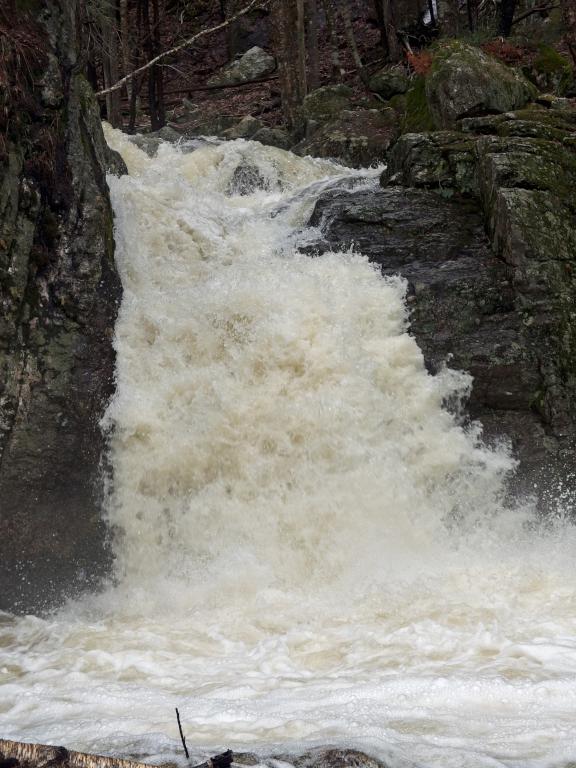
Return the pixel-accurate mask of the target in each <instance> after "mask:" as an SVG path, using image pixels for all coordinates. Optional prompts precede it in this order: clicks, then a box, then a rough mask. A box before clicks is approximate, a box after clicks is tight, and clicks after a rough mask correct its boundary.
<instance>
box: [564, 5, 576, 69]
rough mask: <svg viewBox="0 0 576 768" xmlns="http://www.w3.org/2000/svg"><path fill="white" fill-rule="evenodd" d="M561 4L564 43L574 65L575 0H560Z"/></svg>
mask: <svg viewBox="0 0 576 768" xmlns="http://www.w3.org/2000/svg"><path fill="white" fill-rule="evenodd" d="M561 6H562V19H563V21H564V27H565V39H566V45H567V46H568V50H569V51H570V55H571V56H572V61H573V63H574V66H576V0H562V2H561Z"/></svg>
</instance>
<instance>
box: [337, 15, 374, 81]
mask: <svg viewBox="0 0 576 768" xmlns="http://www.w3.org/2000/svg"><path fill="white" fill-rule="evenodd" d="M339 9H340V15H341V16H342V21H343V22H344V31H345V32H346V39H347V40H348V45H349V46H350V51H351V53H352V59H353V60H354V66H355V67H356V69H357V70H358V74H359V75H360V77H361V78H362V82H364V83H366V84H367V83H368V75H367V74H366V71H365V69H364V64H363V63H362V59H361V58H360V53H359V51H358V46H357V45H356V37H355V35H354V27H353V25H352V17H351V15H350V8H349V7H348V0H340V5H339Z"/></svg>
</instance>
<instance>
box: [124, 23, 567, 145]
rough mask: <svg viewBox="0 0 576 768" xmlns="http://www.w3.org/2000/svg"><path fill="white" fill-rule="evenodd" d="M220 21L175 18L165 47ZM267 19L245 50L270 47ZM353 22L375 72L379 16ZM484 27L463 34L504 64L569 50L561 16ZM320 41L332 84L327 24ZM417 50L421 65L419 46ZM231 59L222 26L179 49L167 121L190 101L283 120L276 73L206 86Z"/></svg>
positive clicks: (359, 90)
mask: <svg viewBox="0 0 576 768" xmlns="http://www.w3.org/2000/svg"><path fill="white" fill-rule="evenodd" d="M219 21H220V19H219V18H218V16H217V15H216V14H215V13H214V12H209V11H205V12H204V13H203V14H200V15H199V16H197V17H195V18H194V19H193V20H190V21H188V22H186V20H183V21H182V23H181V24H178V23H175V22H173V23H172V25H171V26H170V25H168V26H167V29H165V31H164V35H163V45H164V46H165V48H170V47H171V46H172V45H174V44H175V43H176V42H178V41H179V40H182V39H185V38H186V37H187V36H191V35H192V34H193V33H194V31H196V30H197V29H198V27H200V28H207V27H211V26H215V25H216V24H218V23H219ZM266 21H267V20H266V18H260V19H259V20H256V21H255V23H254V24H253V26H252V29H251V30H249V31H248V32H246V31H245V32H244V38H245V39H244V41H243V42H244V50H246V49H247V48H248V47H251V46H252V45H259V46H261V47H263V48H265V49H268V50H271V46H270V40H269V34H268V25H267V23H266ZM353 21H354V31H355V37H356V42H357V45H358V49H359V52H360V55H361V58H362V61H363V63H364V66H365V69H366V70H367V72H368V73H369V74H372V73H373V72H375V71H376V70H377V69H378V68H379V66H382V65H383V64H384V58H383V50H382V48H381V45H380V33H379V30H378V27H377V21H376V18H375V17H373V18H371V17H369V16H368V17H366V15H365V14H362V15H360V14H358V15H357V16H356V18H354V20H353ZM485 26H486V29H485V30H483V31H482V30H481V31H478V32H476V33H474V34H472V35H470V34H468V35H466V36H465V37H464V39H468V40H469V41H470V42H473V43H477V44H480V45H482V47H483V48H484V49H485V50H486V51H487V53H490V54H492V55H493V56H496V57H497V58H499V59H500V60H502V61H504V62H505V63H506V64H510V65H513V66H518V67H529V66H530V65H531V63H532V62H533V61H534V59H535V58H536V57H537V56H538V54H539V51H540V50H541V46H542V45H552V46H553V47H554V48H555V49H556V50H558V51H559V52H560V53H563V54H564V55H567V51H566V50H565V49H564V46H563V43H562V39H561V34H560V32H559V29H558V27H559V25H558V20H557V19H555V18H554V17H551V18H549V19H538V18H534V17H532V18H530V19H527V20H526V22H523V23H522V24H521V25H519V26H521V27H522V29H521V30H519V31H518V32H517V33H516V35H515V36H514V37H513V38H511V39H509V40H503V39H502V38H497V37H494V36H492V35H491V33H490V30H491V28H493V26H494V22H493V20H491V21H490V23H486V25H485ZM337 35H338V39H339V49H338V55H339V59H340V63H341V67H342V68H343V70H344V73H345V74H344V76H343V77H342V78H341V82H344V83H346V85H348V86H349V87H350V88H351V89H352V91H353V98H355V99H356V100H358V101H360V100H362V99H365V98H366V97H367V96H369V92H368V90H367V88H366V86H365V85H364V83H363V82H362V80H361V78H360V76H359V74H358V71H357V70H356V69H355V66H354V61H353V59H352V55H351V53H350V49H349V47H348V45H347V42H346V37H345V33H344V29H343V25H342V23H341V20H339V21H338V28H337ZM318 43H319V45H318V61H319V81H320V82H319V84H320V85H327V84H330V83H334V82H336V79H335V76H334V73H333V71H332V59H331V44H330V39H329V35H328V33H327V30H326V29H325V28H321V29H320V31H319V40H318ZM416 45H417V44H416ZM414 50H415V54H416V59H415V61H416V66H417V65H418V49H417V47H416V48H415V49H414ZM228 61H229V55H228V40H227V33H226V31H225V30H222V31H219V32H216V33H214V34H212V35H209V36H207V37H206V38H204V39H203V41H202V42H200V43H199V44H197V45H195V46H191V47H190V48H189V49H185V50H184V51H182V52H181V53H180V54H179V56H178V59H177V60H175V61H168V62H167V63H165V64H164V65H163V68H164V89H165V105H166V117H167V122H168V123H171V122H172V121H173V120H178V118H180V120H178V122H179V123H180V124H181V123H182V119H181V117H182V113H183V112H184V111H190V110H191V105H194V106H196V107H198V108H199V110H200V111H201V112H202V115H203V118H204V119H210V118H211V117H213V116H216V115H218V116H233V117H243V116H245V115H252V116H254V117H258V118H259V119H260V120H261V121H262V122H263V123H265V124H266V125H269V126H279V125H281V124H282V121H283V116H282V111H281V102H280V87H279V82H278V78H277V76H272V77H270V78H269V79H267V80H263V81H260V82H256V83H246V84H242V85H241V86H236V87H224V88H222V87H220V88H213V89H210V88H208V87H207V85H206V84H207V81H208V80H209V78H210V77H211V76H212V75H213V74H214V73H215V72H217V71H218V70H219V69H220V68H221V67H222V66H224V65H225V64H226V63H227V62H228ZM413 63H414V60H413V61H412V64H413ZM405 64H406V66H407V67H409V68H410V67H411V64H410V63H409V62H407V61H405ZM183 99H185V100H186V101H187V107H186V108H183V104H182V102H183ZM125 111H126V113H127V111H128V104H127V102H125ZM180 127H182V126H180ZM137 130H138V131H147V130H149V121H148V117H147V102H146V96H145V94H142V104H141V110H140V115H139V119H138V120H137Z"/></svg>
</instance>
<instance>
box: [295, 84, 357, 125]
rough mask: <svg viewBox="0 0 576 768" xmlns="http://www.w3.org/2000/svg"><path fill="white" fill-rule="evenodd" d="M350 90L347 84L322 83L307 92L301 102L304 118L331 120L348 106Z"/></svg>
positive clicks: (350, 96)
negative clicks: (322, 84) (320, 85)
mask: <svg viewBox="0 0 576 768" xmlns="http://www.w3.org/2000/svg"><path fill="white" fill-rule="evenodd" d="M351 100H352V90H351V89H350V88H349V87H348V86H347V85H324V86H322V87H321V88H316V90H314V91H312V92H311V93H309V94H308V95H307V96H306V98H305V99H304V102H303V104H302V116H303V117H304V118H305V119H306V120H318V121H320V122H322V121H326V120H332V119H334V118H336V117H338V115H339V114H340V113H341V112H342V111H343V110H345V109H349V108H350V103H351Z"/></svg>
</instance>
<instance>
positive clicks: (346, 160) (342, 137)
mask: <svg viewBox="0 0 576 768" xmlns="http://www.w3.org/2000/svg"><path fill="white" fill-rule="evenodd" d="M400 128H401V126H400V121H399V118H398V115H397V113H396V112H395V111H394V110H393V109H388V110H385V111H383V110H378V109H356V110H344V111H343V112H342V113H341V114H340V115H339V116H338V117H337V118H336V119H335V120H331V121H329V122H327V123H325V124H324V125H321V126H320V127H319V128H318V129H317V130H316V131H315V132H314V134H313V135H312V136H311V137H309V138H306V139H304V140H303V141H301V142H300V143H299V144H297V145H296V146H295V147H293V149H292V151H293V152H295V153H296V154H297V155H312V156H313V157H327V158H333V159H336V160H338V161H339V162H341V163H342V164H344V165H349V166H352V167H354V168H358V167H365V166H370V165H374V164H376V163H382V162H384V160H385V159H386V157H387V153H388V150H389V149H390V147H391V146H392V145H393V143H394V142H395V141H396V139H397V138H398V136H399V134H400Z"/></svg>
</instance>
